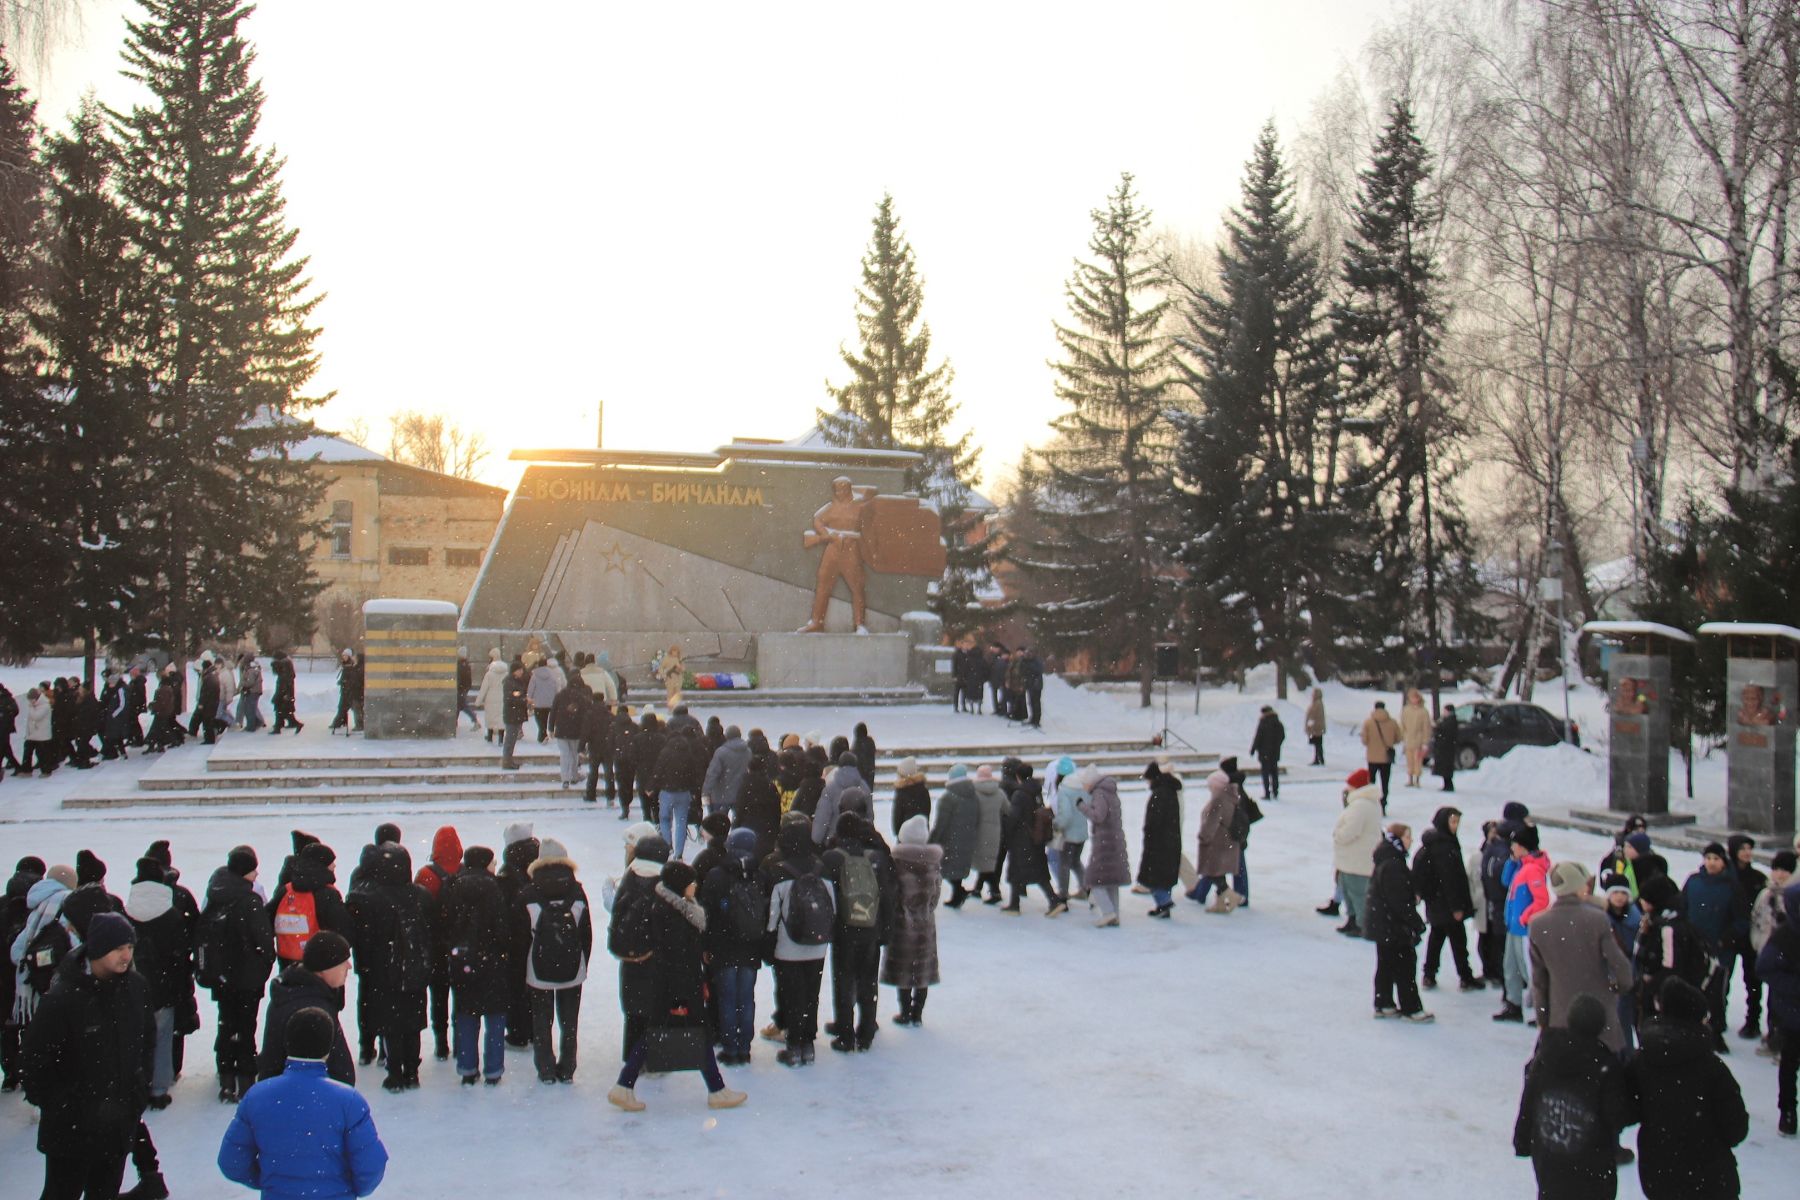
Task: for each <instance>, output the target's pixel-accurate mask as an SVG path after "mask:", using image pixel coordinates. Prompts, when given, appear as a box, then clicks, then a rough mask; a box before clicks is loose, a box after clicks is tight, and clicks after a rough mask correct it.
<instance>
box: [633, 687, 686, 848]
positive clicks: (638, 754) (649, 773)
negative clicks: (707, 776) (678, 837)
mask: <svg viewBox="0 0 1800 1200" xmlns="http://www.w3.org/2000/svg"><path fill="white" fill-rule="evenodd" d="M668 740H669V734H668V731H667V730H666V729H664V728H663V725H662V722H661V721H658V720H657V719H656V714H655V713H651V712H647V713H645V714H644V721H643V724H642V725H640V726H639V727H638V731H637V733H636V734H634V735H633V736H632V740H631V752H632V761H634V762H635V763H637V790H638V803H639V804H640V805H642V810H641V811H642V812H643V814H644V820H646V821H649V822H651V823H652V824H655V823H656V821H657V817H658V814H659V813H661V812H662V806H661V803H660V798H659V797H658V796H657V794H656V764H657V763H658V762H659V761H660V760H661V759H662V752H663V746H664V745H666V744H667V743H668ZM702 778H704V776H702ZM665 840H667V839H665Z"/></svg>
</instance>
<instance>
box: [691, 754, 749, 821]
mask: <svg viewBox="0 0 1800 1200" xmlns="http://www.w3.org/2000/svg"><path fill="white" fill-rule="evenodd" d="M749 771H750V745H749V743H747V742H745V741H744V739H743V738H741V737H734V738H726V739H725V740H724V741H723V742H722V743H720V745H719V748H718V749H717V750H714V751H713V753H712V761H711V762H709V763H707V764H706V778H705V779H704V780H703V781H702V782H701V785H700V795H701V796H702V797H703V798H704V799H705V800H706V802H707V808H708V809H709V810H711V809H720V808H729V807H730V806H732V805H734V804H736V803H737V799H738V792H739V791H740V790H742V788H743V786H744V777H745V776H746V775H747V774H749Z"/></svg>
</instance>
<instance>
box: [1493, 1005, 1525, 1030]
mask: <svg viewBox="0 0 1800 1200" xmlns="http://www.w3.org/2000/svg"><path fill="white" fill-rule="evenodd" d="M1494 1020H1496V1021H1511V1022H1513V1023H1514V1024H1523V1023H1524V1021H1525V1010H1524V1009H1522V1008H1520V1007H1519V1006H1518V1005H1516V1004H1514V1003H1513V1002H1512V1001H1510V1000H1508V1001H1506V1002H1505V1003H1503V1004H1502V1005H1501V1006H1500V1011H1499V1012H1497V1013H1495V1014H1494Z"/></svg>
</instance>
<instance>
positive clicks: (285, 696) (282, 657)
mask: <svg viewBox="0 0 1800 1200" xmlns="http://www.w3.org/2000/svg"><path fill="white" fill-rule="evenodd" d="M269 671H270V673H271V674H273V675H274V676H275V692H274V694H273V695H272V696H271V697H270V698H269V703H270V704H271V705H272V706H273V707H274V709H275V724H274V726H273V727H271V728H270V730H269V734H270V736H273V735H275V734H278V733H280V732H281V731H282V729H283V728H284V727H286V726H289V725H291V726H293V729H294V732H295V733H299V732H300V731H301V730H302V729H303V728H305V726H303V725H302V724H301V723H300V722H299V721H298V720H296V719H295V717H294V660H293V659H291V658H289V657H288V654H287V651H286V650H277V651H275V653H273V654H271V655H270V656H269Z"/></svg>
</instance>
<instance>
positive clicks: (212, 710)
mask: <svg viewBox="0 0 1800 1200" xmlns="http://www.w3.org/2000/svg"><path fill="white" fill-rule="evenodd" d="M195 734H199V735H202V740H203V741H204V742H205V743H206V744H207V745H208V746H210V745H212V744H213V743H214V742H216V741H218V740H219V669H218V666H217V664H215V663H214V662H213V661H212V659H210V658H209V659H207V660H206V661H205V662H203V663H201V664H200V687H199V695H198V696H197V697H196V698H195V700H194V715H193V716H192V717H191V718H190V719H189V721H188V736H190V737H192V736H194V735H195Z"/></svg>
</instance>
